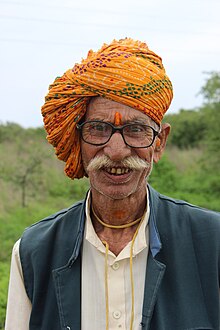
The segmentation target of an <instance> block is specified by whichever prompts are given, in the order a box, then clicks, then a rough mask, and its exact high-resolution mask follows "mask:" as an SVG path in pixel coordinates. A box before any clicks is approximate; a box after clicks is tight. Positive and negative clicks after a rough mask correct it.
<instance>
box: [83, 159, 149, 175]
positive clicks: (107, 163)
mask: <svg viewBox="0 0 220 330" xmlns="http://www.w3.org/2000/svg"><path fill="white" fill-rule="evenodd" d="M150 166H151V164H150V163H149V162H147V161H145V160H143V159H141V158H139V157H137V156H136V157H134V156H130V157H127V158H125V159H123V160H122V161H120V162H114V161H112V160H111V159H109V157H107V156H105V155H102V156H97V157H95V158H93V159H92V160H91V161H90V163H89V165H88V167H87V171H88V172H89V171H97V170H100V169H101V168H107V167H126V168H128V169H130V170H136V171H140V170H143V169H145V168H149V167H150Z"/></svg>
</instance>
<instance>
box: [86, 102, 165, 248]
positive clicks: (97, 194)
mask: <svg viewBox="0 0 220 330" xmlns="http://www.w3.org/2000/svg"><path fill="white" fill-rule="evenodd" d="M116 112H118V113H120V114H121V118H122V124H125V123H132V122H134V121H137V120H138V121H141V122H143V123H146V124H149V125H151V126H153V127H154V128H157V130H158V127H157V125H156V124H155V123H154V122H153V121H152V120H151V118H149V117H148V116H147V115H145V114H144V113H142V112H140V111H137V110H135V109H133V108H131V107H129V106H126V105H123V104H120V103H117V102H114V101H111V100H108V99H104V98H101V97H96V98H92V99H91V101H90V103H89V105H88V109H87V112H86V117H85V120H104V121H107V122H110V123H113V124H114V120H115V113H116ZM169 131H170V125H169V124H163V125H162V128H161V132H160V134H159V136H158V138H157V139H156V140H159V141H160V146H157V145H156V140H155V141H154V143H153V145H152V146H151V147H148V148H139V149H138V148H131V147H129V146H127V145H126V144H125V143H124V140H123V138H122V136H121V134H120V133H118V132H116V133H115V134H113V135H112V137H111V139H110V140H109V142H108V143H106V144H105V145H102V146H94V145H90V144H88V143H85V142H84V141H82V142H81V150H82V159H83V164H84V168H85V170H86V171H87V166H88V164H89V162H90V161H91V160H92V159H93V158H94V157H99V156H101V155H103V154H104V155H106V156H107V157H109V158H110V159H111V160H112V161H114V162H117V168H123V167H124V166H122V165H121V161H122V160H123V159H124V158H126V157H129V156H138V157H140V158H141V159H143V160H145V161H147V162H148V163H149V166H148V168H145V169H142V170H140V171H137V170H132V171H129V172H128V173H124V174H121V175H116V174H111V173H109V171H108V172H107V171H106V170H105V169H100V170H97V171H88V173H87V174H88V176H89V180H90V185H91V193H92V203H93V207H94V209H95V211H96V213H97V214H98V216H99V217H100V218H101V219H102V220H103V221H104V222H106V223H110V224H124V223H128V222H131V221H133V220H135V219H136V218H138V217H140V216H141V215H142V214H143V212H144V209H145V207H146V178H147V177H148V176H149V174H150V172H151V169H152V166H153V162H155V163H157V162H158V161H159V160H160V158H161V156H162V154H163V151H164V149H165V145H166V140H167V137H168V134H169ZM93 223H94V228H95V230H96V232H97V234H98V236H99V237H100V238H101V239H102V240H103V239H105V240H107V241H108V240H109V242H113V243H112V244H111V243H110V248H111V249H113V250H114V251H113V252H115V253H116V254H118V253H119V252H120V250H122V249H123V247H124V246H125V245H126V244H127V243H128V242H129V241H130V240H131V239H132V237H133V233H134V231H135V229H136V227H135V226H133V227H130V228H126V229H123V230H117V232H116V230H112V229H109V228H106V227H102V226H101V225H100V224H99V223H97V222H96V220H95V219H93ZM119 241H120V242H119ZM120 243H121V244H120Z"/></svg>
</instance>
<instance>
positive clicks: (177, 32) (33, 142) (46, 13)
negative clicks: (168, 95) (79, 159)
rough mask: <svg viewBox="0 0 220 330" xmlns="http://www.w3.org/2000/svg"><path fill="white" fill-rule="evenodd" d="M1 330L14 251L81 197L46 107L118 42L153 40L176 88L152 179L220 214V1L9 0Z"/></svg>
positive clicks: (0, 117) (0, 116)
mask: <svg viewBox="0 0 220 330" xmlns="http://www.w3.org/2000/svg"><path fill="white" fill-rule="evenodd" d="M0 9H1V10H0V44H1V52H0V65H1V88H0V99H1V106H0V242H1V249H0V329H3V328H4V319H5V309H6V298H7V286H8V276H9V268H10V255H11V249H12V246H13V244H14V242H15V241H16V240H17V239H18V238H19V237H20V235H21V234H22V232H23V230H24V228H25V227H26V226H28V225H30V224H32V223H33V222H36V221H38V220H40V219H41V218H43V217H45V216H47V215H49V214H51V213H53V212H56V211H58V210H59V209H61V208H64V207H68V206H69V205H71V204H73V203H74V202H75V201H76V200H79V199H82V198H83V197H84V195H85V192H86V190H87V189H88V187H89V184H88V180H87V179H82V180H74V181H71V180H70V179H69V178H67V177H66V176H65V175H64V173H63V163H62V162H60V161H58V160H57V159H56V157H55V155H54V151H53V148H52V147H51V146H50V145H49V144H48V143H47V141H46V134H45V132H44V129H43V122H42V117H41V112H40V109H41V106H42V104H43V102H44V96H45V94H46V93H47V90H48V86H49V84H50V83H52V82H53V81H54V79H55V78H56V76H59V75H62V74H63V73H64V72H65V71H66V70H67V69H68V68H70V67H73V65H74V64H75V63H76V62H80V61H81V59H82V58H85V57H86V56H87V52H88V50H89V49H93V50H98V49H99V48H100V47H101V45H102V44H103V43H104V42H106V43H109V42H111V41H112V40H113V39H119V38H124V37H132V38H134V39H139V40H141V41H145V42H146V43H147V44H148V46H149V48H150V49H151V50H153V51H154V52H156V53H157V54H159V55H160V56H161V57H162V59H163V63H164V66H165V68H166V71H167V74H168V76H169V77H170V79H171V81H172V82H173V86H174V100H173V102H172V105H171V107H170V109H169V111H168V113H167V115H166V116H165V119H164V120H165V121H168V122H170V123H171V125H172V131H171V135H170V139H169V141H168V145H167V151H166V153H165V155H164V157H163V158H162V160H161V161H160V162H159V163H158V164H157V166H155V167H154V170H153V173H152V175H151V178H150V183H151V184H152V186H153V187H154V188H156V189H157V190H159V191H160V192H161V193H164V194H167V195H170V196H172V197H175V198H179V199H184V200H187V201H188V202H191V203H194V204H197V205H200V206H201V207H206V208H210V209H213V210H218V211H219V210H220V203H219V197H220V154H219V150H220V135H219V125H220V104H219V102H220V67H219V58H220V43H219V37H220V20H219V12H220V2H219V1H217V0H184V1H175V0H167V1H164V0H154V1H151V2H150V1H146V0H136V1H130V0H127V1H124V0H121V1H119V0H117V1H116V0H111V1H105V2H104V1H100V0H93V1H91V2H88V1H85V0H82V1H79V2H76V1H74V0H72V1H70V0H62V1H61V0H53V1H52V0H14V1H13V0H12V1H11V0H7V1H2V0H0Z"/></svg>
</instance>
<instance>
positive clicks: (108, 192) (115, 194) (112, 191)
mask: <svg viewBox="0 0 220 330" xmlns="http://www.w3.org/2000/svg"><path fill="white" fill-rule="evenodd" d="M140 188H141V186H135V187H132V188H130V189H128V187H119V186H118V187H117V186H115V187H114V188H112V187H109V188H108V187H105V188H103V189H102V188H101V187H98V186H96V185H91V189H92V190H93V191H94V190H95V191H96V193H98V194H100V195H102V196H105V197H107V198H109V199H112V200H123V199H125V198H127V197H130V196H131V195H133V194H135V193H136V192H138V191H139V190H140ZM144 189H145V188H144Z"/></svg>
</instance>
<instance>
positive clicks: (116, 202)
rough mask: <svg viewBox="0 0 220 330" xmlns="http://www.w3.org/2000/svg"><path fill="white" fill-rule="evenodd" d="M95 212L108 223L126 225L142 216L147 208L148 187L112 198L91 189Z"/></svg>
mask: <svg viewBox="0 0 220 330" xmlns="http://www.w3.org/2000/svg"><path fill="white" fill-rule="evenodd" d="M91 196H92V199H91V202H92V208H93V210H94V212H95V214H96V215H97V216H98V217H99V218H100V219H101V220H102V221H103V222H104V223H106V224H109V225H116V226H118V225H125V224H128V223H130V222H133V221H134V220H136V219H138V218H140V217H141V216H142V215H143V213H144V211H145V208H146V188H145V187H144V189H142V190H139V191H138V192H137V193H134V194H132V195H130V196H128V197H126V198H123V199H112V198H109V197H108V196H105V195H102V194H99V193H98V192H97V191H96V190H93V189H91Z"/></svg>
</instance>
